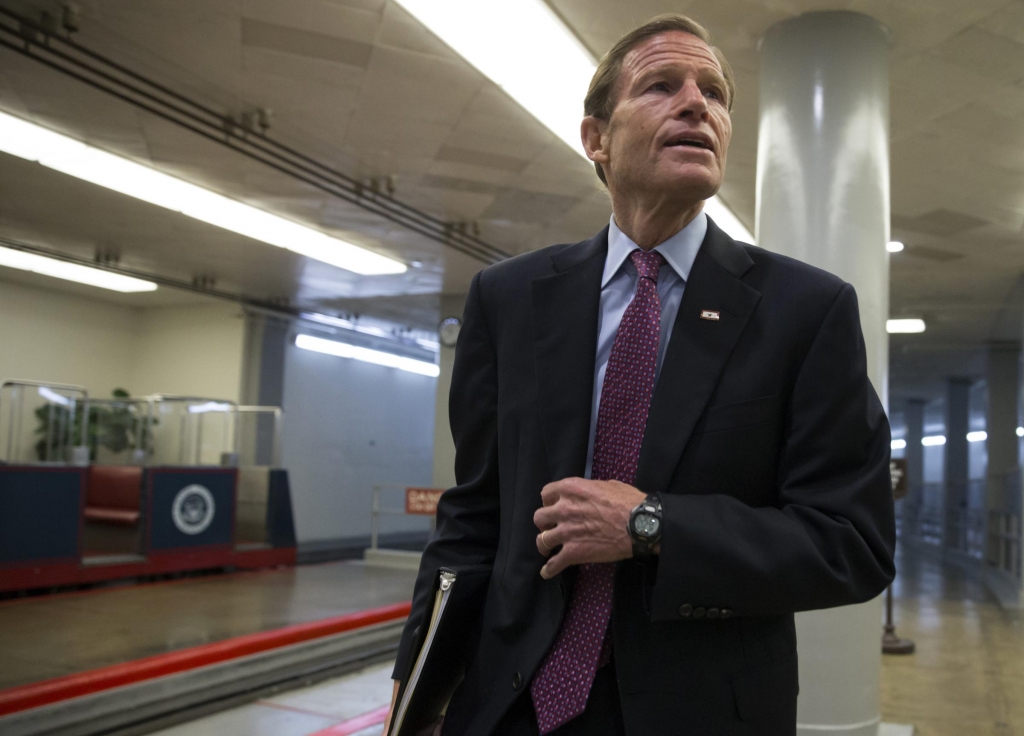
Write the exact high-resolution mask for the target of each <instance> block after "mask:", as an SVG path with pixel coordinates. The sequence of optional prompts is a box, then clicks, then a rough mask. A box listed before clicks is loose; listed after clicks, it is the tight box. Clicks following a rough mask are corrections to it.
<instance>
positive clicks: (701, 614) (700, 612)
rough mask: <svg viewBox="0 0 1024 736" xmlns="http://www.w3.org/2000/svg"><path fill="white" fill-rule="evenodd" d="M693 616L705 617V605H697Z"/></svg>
mask: <svg viewBox="0 0 1024 736" xmlns="http://www.w3.org/2000/svg"><path fill="white" fill-rule="evenodd" d="M693 617H694V618H704V607H703V606H697V607H696V608H694V609H693Z"/></svg>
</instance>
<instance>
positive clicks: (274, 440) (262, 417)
mask: <svg viewBox="0 0 1024 736" xmlns="http://www.w3.org/2000/svg"><path fill="white" fill-rule="evenodd" d="M235 439H236V446H235V451H236V452H237V453H238V464H239V466H243V467H244V466H266V467H271V468H279V467H281V408H280V407H277V406H238V407H235Z"/></svg>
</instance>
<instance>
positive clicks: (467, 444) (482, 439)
mask: <svg viewBox="0 0 1024 736" xmlns="http://www.w3.org/2000/svg"><path fill="white" fill-rule="evenodd" d="M497 398H498V378H497V365H496V355H495V351H494V345H493V343H492V342H491V337H490V333H489V331H488V327H487V322H486V317H485V315H484V309H483V304H482V299H481V296H480V274H479V273H478V274H477V275H476V276H475V277H474V278H473V281H472V284H471V285H470V288H469V295H468V296H467V298H466V307H465V312H464V314H463V319H462V329H461V330H460V332H459V342H458V345H457V347H456V350H455V365H454V367H453V369H452V383H451V393H450V394H449V400H448V408H449V411H448V413H449V418H450V421H451V429H452V436H453V438H454V440H455V480H456V483H457V485H456V486H455V487H454V488H450V489H448V490H447V491H445V492H444V493H443V494H442V495H441V500H440V501H439V502H438V504H437V530H436V532H435V533H434V535H433V537H432V538H431V540H430V542H429V544H428V545H427V548H426V549H425V550H424V552H423V559H422V562H421V563H420V570H419V575H418V576H417V578H416V585H415V588H414V591H413V600H412V611H411V612H410V614H409V618H408V621H407V622H406V625H405V630H404V631H403V633H402V639H401V642H400V644H399V647H398V655H397V661H396V662H395V669H394V672H393V674H392V676H393V677H394V678H395V679H400V678H401V677H403V676H404V673H405V672H406V671H407V667H408V660H409V658H410V657H413V656H415V654H416V653H415V652H411V651H410V649H411V648H412V639H413V632H414V631H415V629H416V627H417V626H420V625H421V624H422V623H423V622H424V621H425V620H426V617H427V616H428V615H429V611H430V609H432V607H433V601H432V600H428V598H429V597H430V593H431V590H432V588H433V583H434V579H435V578H436V576H437V570H438V568H440V567H457V566H460V565H478V564H493V563H494V556H495V550H496V548H497V546H498V522H499V501H498V442H497Z"/></svg>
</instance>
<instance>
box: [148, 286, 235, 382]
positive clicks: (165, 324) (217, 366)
mask: <svg viewBox="0 0 1024 736" xmlns="http://www.w3.org/2000/svg"><path fill="white" fill-rule="evenodd" d="M244 337H245V322H244V315H243V313H242V310H241V308H240V307H239V306H237V305H235V304H231V303H228V302H225V303H223V304H210V305H200V306H189V307H167V308H159V309H144V310H140V313H139V328H138V332H137V333H136V338H135V345H134V348H135V349H134V353H135V366H134V371H133V373H132V378H131V392H132V393H133V394H138V395H142V394H153V393H164V394H179V395H184V396H204V397H210V398H214V399H230V400H231V401H238V400H239V399H240V398H241V384H242V346H243V342H244Z"/></svg>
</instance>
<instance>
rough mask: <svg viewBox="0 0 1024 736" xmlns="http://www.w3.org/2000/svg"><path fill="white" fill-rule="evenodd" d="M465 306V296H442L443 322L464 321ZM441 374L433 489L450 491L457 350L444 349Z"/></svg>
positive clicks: (438, 381) (453, 462) (436, 421)
mask: <svg viewBox="0 0 1024 736" xmlns="http://www.w3.org/2000/svg"><path fill="white" fill-rule="evenodd" d="M465 306H466V295H465V294H456V295H454V296H453V295H447V294H445V295H442V296H441V320H444V319H446V318H448V317H458V318H459V319H462V310H463V308H464V307H465ZM439 362H440V368H441V373H440V375H439V376H438V377H437V398H436V404H435V406H434V483H433V486H434V488H451V487H452V486H454V485H455V442H454V441H453V440H452V428H451V425H450V424H449V423H448V393H449V390H450V389H451V385H452V367H453V366H454V365H455V348H447V347H445V346H444V345H442V346H441V355H440V361H439Z"/></svg>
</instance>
